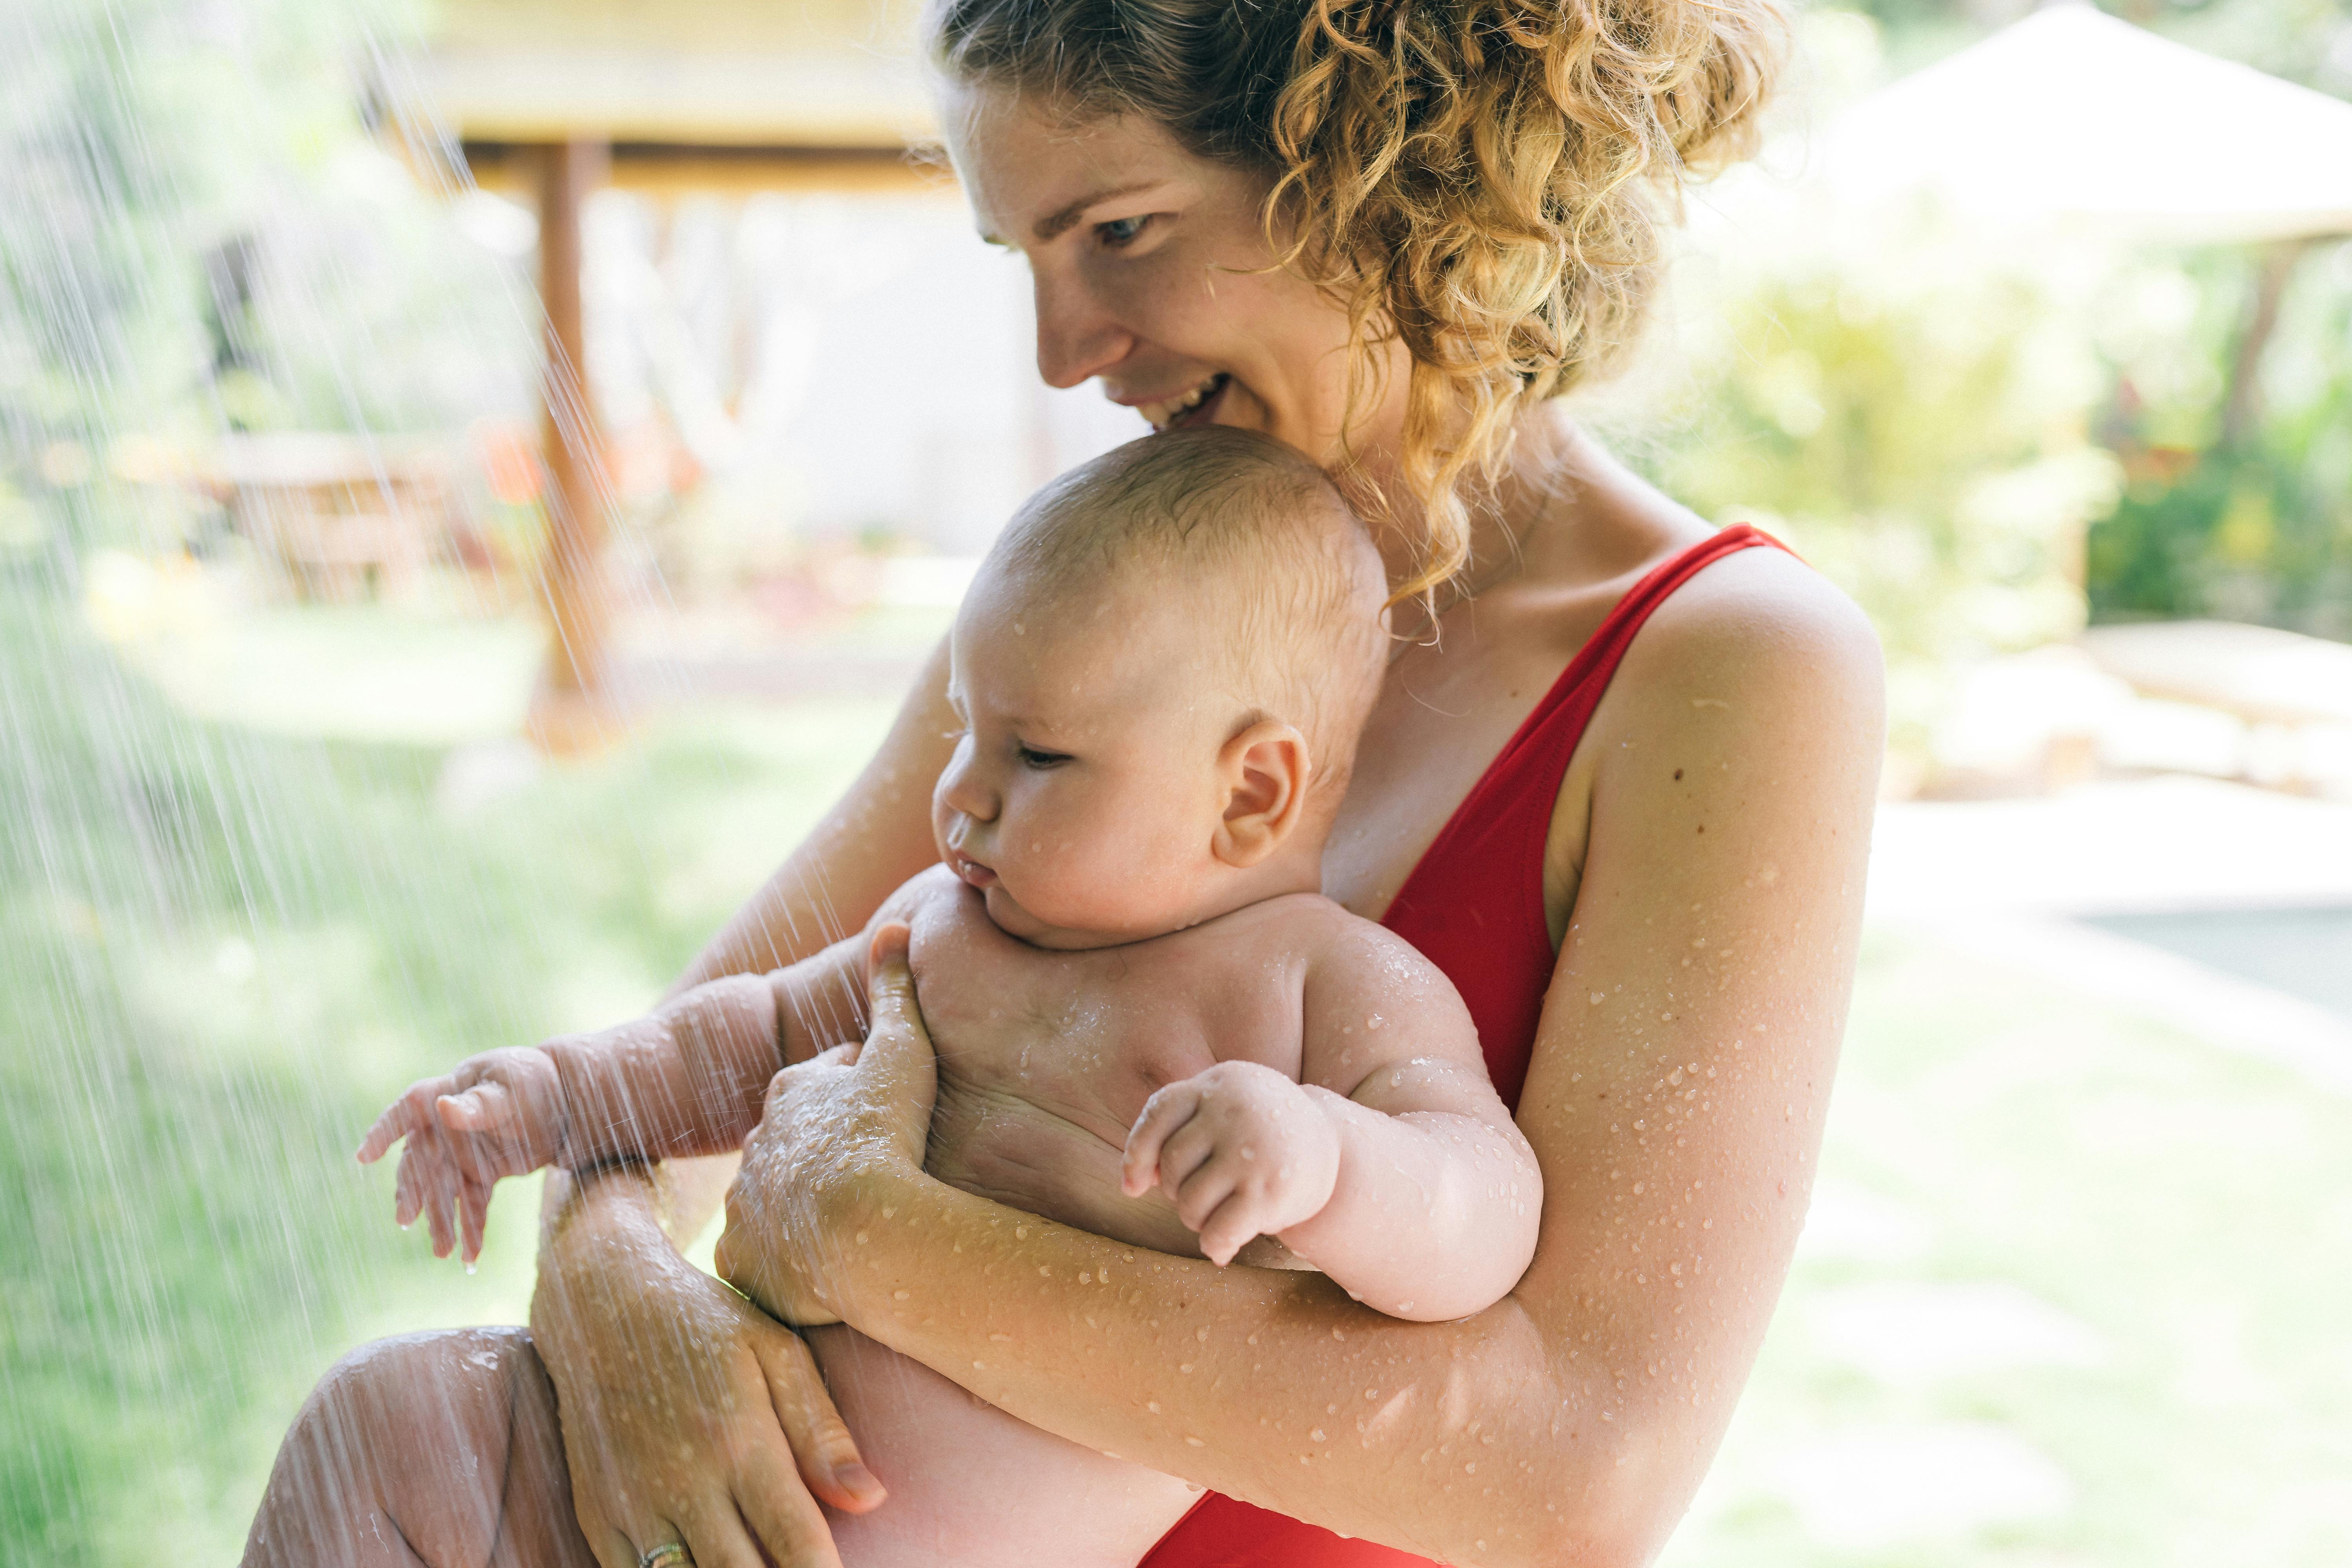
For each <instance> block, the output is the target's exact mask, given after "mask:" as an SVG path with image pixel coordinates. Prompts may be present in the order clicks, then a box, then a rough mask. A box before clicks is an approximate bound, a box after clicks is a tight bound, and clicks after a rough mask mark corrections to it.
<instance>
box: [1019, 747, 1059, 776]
mask: <svg viewBox="0 0 2352 1568" xmlns="http://www.w3.org/2000/svg"><path fill="white" fill-rule="evenodd" d="M1018 754H1019V756H1020V758H1021V765H1022V766H1023V767H1024V768H1028V769H1030V770H1032V771H1033V772H1035V773H1044V772H1045V770H1046V769H1048V768H1058V767H1060V766H1061V765H1062V764H1063V763H1066V762H1068V761H1069V760H1070V758H1069V753H1067V752H1041V751H1039V750H1038V749H1037V748H1036V747H1034V746H1023V747H1022V748H1020V751H1019V752H1018Z"/></svg>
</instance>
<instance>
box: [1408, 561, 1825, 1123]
mask: <svg viewBox="0 0 2352 1568" xmlns="http://www.w3.org/2000/svg"><path fill="white" fill-rule="evenodd" d="M1759 545H1771V546H1780V542H1779V541H1778V540H1776V539H1774V538H1772V536H1771V535H1769V534H1768V533H1765V532H1763V531H1760V530H1758V529H1755V528H1752V527H1749V526H1748V525H1747V524H1745V523H1742V524H1740V525H1739V526H1738V527H1735V528H1727V529H1725V530H1723V531H1721V532H1719V533H1716V534H1713V535H1710V536H1709V537H1708V538H1706V539H1705V540H1702V541H1700V542H1698V543H1697V544H1695V545H1693V546H1692V547H1691V548H1690V549H1688V550H1685V551H1684V552H1682V553H1681V554H1679V555H1676V556H1675V558H1674V559H1672V560H1671V561H1668V562H1666V563H1664V564H1663V565H1661V566H1659V567H1657V568H1656V569H1655V570H1654V571H1652V572H1651V573H1650V574H1648V575H1646V576H1644V577H1643V579H1642V580H1641V581H1640V582H1639V583H1637V584H1634V585H1633V590H1632V591H1631V592H1629V593H1628V594H1627V595H1625V596H1624V597H1623V598H1622V599H1620V600H1618V601H1617V604H1616V605H1615V606H1614V607H1613V608H1612V609H1611V610H1610V612H1609V616H1608V618H1607V619H1605V620H1603V621H1602V622H1601V627H1600V629H1599V630H1598V631H1595V632H1594V633H1593V634H1592V636H1591V638H1589V639H1588V640H1587V641H1586V642H1585V645H1584V646H1583V647H1580V648H1579V649H1578V650H1577V653H1576V657H1575V658H1572V659H1570V660H1569V664H1568V668H1566V669H1564V670H1562V671H1561V672H1560V676H1559V679H1558V680H1556V681H1554V682H1553V683H1552V688H1551V689H1550V690H1549V691H1548V692H1546V693H1545V694H1544V697H1543V700H1541V701H1539V702H1538V703H1537V704H1536V706H1535V710H1534V711H1533V712H1531V713H1529V714H1528V716H1527V719H1526V721H1524V722H1522V723H1521V724H1520V725H1519V727H1518V730H1517V732H1516V733H1514V734H1513V735H1512V736H1511V738H1510V740H1508V741H1507V742H1505V743H1504V745H1503V749H1502V751H1501V752H1497V753H1496V757H1495V760H1494V762H1493V763H1489V764H1488V765H1487V768H1486V773H1485V774H1484V775H1483V776H1482V777H1481V778H1480V779H1479V780H1478V782H1477V783H1476V784H1474V785H1472V786H1471V789H1470V793H1469V795H1466V796H1465V798H1464V799H1463V802H1462V804H1461V805H1459V806H1457V807H1455V808H1454V815H1453V816H1452V817H1451V818H1449V819H1448V820H1447V822H1446V824H1445V826H1444V827H1443V828H1441V829H1440V830H1439V832H1438V835H1437V837H1436V838H1435V839H1434V840H1433V841H1432V843H1431V844H1430V846H1429V848H1428V850H1427V851H1426V852H1425V853H1423V856H1422V858H1421V861H1420V863H1419V864H1418V865H1416V866H1415V867H1414V868H1413V869H1412V875H1411V876H1410V877H1408V878H1406V879H1405V884H1404V886H1403V887H1402V888H1401V889H1398V891H1397V896H1396V900H1395V901H1394V902H1392V903H1391V904H1390V906H1389V910H1388V913H1387V914H1386V915H1385V916H1384V917H1382V920H1381V924H1383V925H1385V926H1387V927H1388V928H1389V929H1390V930H1391V931H1395V932H1396V933H1397V934H1398V935H1399V936H1402V937H1403V938H1404V939H1405V940H1406V941H1408V942H1412V944H1413V946H1414V947H1416V948H1418V949H1420V950H1421V952H1423V955H1424V956H1426V957H1427V958H1428V959H1429V960H1430V962H1432V963H1435V964H1436V965H1437V966H1438V968H1440V969H1442V970H1444V972H1445V974H1446V977H1447V978H1448V979H1450V980H1452V981H1453V982H1454V988H1455V989H1456V990H1458V991H1460V992H1461V993H1462V999H1463V1000H1464V1001H1465V1003H1467V1004H1468V1005H1469V1007H1470V1016H1471V1017H1472V1018H1473V1019H1475V1021H1476V1023H1477V1025H1478V1038H1479V1042H1480V1044H1481V1045H1483V1046H1484V1047H1485V1048H1486V1067H1487V1070H1488V1072H1489V1073H1490V1074H1491V1075H1492V1076H1493V1078H1494V1080H1495V1088H1496V1090H1497V1091H1498V1092H1499V1093H1500V1094H1501V1095H1502V1097H1503V1100H1504V1103H1505V1104H1507V1105H1509V1106H1511V1107H1512V1108H1514V1109H1517V1105H1518V1100H1519V1089H1520V1086H1521V1085H1522V1084H1523V1083H1524V1082H1525V1081H1526V1079H1527V1074H1528V1058H1529V1056H1530V1055H1531V1054H1532V1053H1533V1051H1534V1048H1535V1035H1536V1023H1537V1020H1538V1016H1540V1015H1541V1013H1542V1011H1543V997H1544V991H1545V988H1546V987H1547V986H1548V985H1549V983H1550V980H1551V971H1552V965H1553V963H1554V961H1555V959H1556V958H1557V956H1558V955H1557V954H1555V953H1554V952H1553V951H1552V945H1551V933H1550V931H1549V930H1548V929H1547V927H1546V925H1545V921H1544V908H1543V868H1544V841H1545V839H1546V837H1548V836H1549V833H1550V831H1551V818H1552V812H1553V809H1554V807H1555V806H1556V805H1557V804H1558V802H1559V785H1560V780H1561V779H1562V778H1563V777H1565V776H1566V775H1567V773H1568V764H1569V760H1570V757H1572V756H1573V755H1574V754H1575V752H1576V747H1577V743H1578V742H1580V741H1581V740H1583V739H1584V731H1585V726H1586V725H1587V724H1589V723H1591V720H1592V714H1593V710H1595V709H1597V708H1599V707H1600V705H1601V697H1602V696H1603V695H1605V694H1606V693H1607V691H1608V689H1609V682H1610V679H1611V677H1612V676H1614V675H1615V674H1616V673H1617V667H1618V665H1620V664H1621V663H1622V662H1623V661H1624V658H1625V653H1626V650H1627V649H1628V648H1630V647H1633V638H1634V637H1635V636H1636V635H1638V634H1639V633H1640V631H1641V629H1642V627H1643V625H1645V624H1646V623H1647V622H1648V620H1649V618H1650V616H1651V615H1652V613H1653V612H1654V611H1655V610H1656V609H1657V607H1658V606H1659V605H1662V604H1664V603H1665V602H1666V600H1667V599H1668V598H1669V597H1671V596H1672V595H1673V594H1674V592H1675V590H1676V589H1677V588H1680V587H1681V586H1682V585H1683V584H1685V583H1687V582H1689V581H1690V580H1691V578H1693V577H1694V576H1696V575H1697V574H1699V573H1700V572H1702V571H1705V570H1706V568H1707V567H1708V566H1711V565H1713V564H1714V563H1716V562H1717V561H1720V560H1722V559H1723V558H1724V557H1725V556H1727V555H1730V554H1734V553H1736V552H1739V551H1742V550H1750V549H1754V548H1756V547H1757V546H1759Z"/></svg>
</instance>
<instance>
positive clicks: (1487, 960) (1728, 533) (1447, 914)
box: [1140, 524, 1779, 1568]
mask: <svg viewBox="0 0 2352 1568" xmlns="http://www.w3.org/2000/svg"><path fill="white" fill-rule="evenodd" d="M1778 543H1779V541H1777V540H1775V539H1773V538H1772V537H1771V536H1770V535H1769V534H1765V533H1760V532H1759V531H1757V530H1755V529H1753V528H1749V527H1748V526H1746V525H1745V524H1742V525H1741V526H1739V527H1737V528H1727V529H1725V530H1724V531H1722V532H1720V533H1718V534H1717V535H1715V536H1714V537H1713V538H1711V539H1708V540H1706V541H1704V542H1701V543H1698V544H1696V545H1694V546H1692V547H1691V548H1690V549H1688V550H1685V551H1684V552H1682V553H1681V554H1680V555H1677V556H1675V558H1674V559H1673V560H1671V561H1669V562H1667V563H1665V564H1664V565H1663V566H1661V567H1659V568H1658V569H1657V570H1656V571H1654V572H1653V573H1651V574H1649V575H1648V576H1646V577H1644V578H1643V579H1642V581H1641V582H1640V583H1639V584H1635V586H1634V588H1633V592H1632V593H1629V594H1627V595H1625V596H1624V597H1623V598H1622V599H1621V600H1619V601H1618V602H1617V605H1616V607H1615V608H1614V609H1612V610H1611V611H1610V612H1609V618H1608V619H1607V620H1605V621H1603V622H1601V629H1600V630H1599V631H1597V632H1595V633H1593V634H1592V640H1591V641H1590V642H1588V643H1586V644H1585V645H1584V646H1583V647H1581V648H1580V649H1578V650H1577V654H1576V657H1575V658H1572V659H1570V661H1569V665H1568V668H1567V669H1566V670H1565V671H1563V672H1562V673H1561V675H1560V678H1559V680H1558V681H1556V682H1555V683H1554V684H1553V686H1552V689H1551V690H1550V691H1549V692H1548V693H1546V694H1545V696H1544V700H1542V701H1541V702H1538V703H1537V704H1536V710H1535V711H1534V712H1532V713H1530V714H1528V719H1527V722H1526V723H1524V724H1521V725H1520V726H1519V730H1518V733H1517V734H1515V735H1513V736H1512V737H1511V738H1510V740H1509V742H1507V743H1506V744H1505V745H1504V747H1503V749H1502V752H1500V753H1499V754H1498V755H1496V758H1495V760H1494V762H1493V763H1491V764H1490V765H1489V766H1488V767H1487V769H1486V775H1485V776H1484V777H1482V778H1481V779H1479V781H1478V782H1477V784H1475V785H1474V786H1472V788H1471V791H1470V794H1469V795H1468V796H1467V797H1465V799H1464V801H1463V802H1462V804H1461V805H1459V806H1457V807H1456V808H1455V809H1454V816H1453V818H1452V819H1451V820H1450V821H1448V822H1447V823H1446V825H1445V826H1444V829H1443V830H1441V831H1440V832H1439V834H1438V836H1437V838H1436V841H1435V842H1433V843H1432V844H1431V845H1430V847H1429V850H1428V853H1426V854H1424V855H1423V857H1422V858H1421V864H1419V865H1418V866H1415V867H1414V868H1413V870H1412V876H1411V877H1409V878H1407V879H1405V884H1404V887H1403V889H1402V890H1400V891H1399V892H1398V894H1397V896H1396V899H1395V900H1394V901H1393V902H1392V903H1391V904H1390V905H1389V911H1388V914H1387V915H1386V916H1385V917H1383V918H1382V920H1381V924H1382V925H1385V926H1387V927H1388V928H1389V929H1390V930H1391V931H1394V932H1396V933H1397V934H1398V935H1399V936H1401V937H1403V938H1404V939H1405V940H1406V941H1408V942H1412V945H1413V946H1415V947H1417V948H1419V949H1420V950H1421V951H1422V952H1423V953H1424V954H1426V955H1427V956H1428V958H1429V959H1430V961H1431V962H1432V963H1435V964H1436V965H1437V967H1438V968H1440V969H1442V970H1444V972H1445V973H1446V976H1447V978H1449V979H1451V980H1452V981H1453V982H1454V988H1455V989H1457V990H1458V991H1460V992H1461V993H1462V999H1463V1000H1464V1001H1465V1002H1466V1003H1468V1004H1469V1005H1470V1016H1471V1017H1472V1018H1473V1019H1475V1021H1476V1022H1477V1025H1478V1038H1479V1040H1480V1041H1481V1042H1482V1043H1483V1044H1484V1046H1485V1047H1486V1070H1487V1072H1488V1073H1489V1074H1490V1075H1492V1077H1493V1078H1494V1080H1495V1088H1496V1090H1498V1091H1499V1092H1500V1093H1501V1095H1502V1097H1503V1102H1504V1103H1505V1104H1506V1105H1508V1106H1510V1107H1512V1108H1513V1109H1514V1110H1516V1109H1517V1106H1518V1103H1519V1087H1520V1086H1521V1085H1522V1084H1524V1083H1525V1082H1526V1081H1527V1077H1528V1060H1529V1058H1531V1057H1532V1056H1533V1055H1534V1053H1535V1043H1536V1022H1537V1019H1538V1017H1539V1016H1541V1014H1542V1012H1543V999H1544V990H1545V988H1546V987H1547V986H1548V985H1549V984H1550V983H1551V972H1552V965H1553V963H1555V962H1556V959H1557V954H1555V953H1554V952H1553V951H1552V945H1551V934H1550V931H1549V929H1548V928H1547V927H1546V925H1545V923H1544V907H1543V846H1544V837H1545V835H1546V834H1547V833H1548V832H1549V829H1550V826H1551V815H1552V807H1553V805H1555V803H1556V802H1557V801H1558V799H1559V782H1560V780H1561V778H1562V777H1564V776H1565V775H1566V774H1567V773H1568V761H1569V758H1570V755H1572V754H1573V753H1574V752H1575V751H1576V743H1577V742H1579V741H1580V740H1582V739H1583V738H1584V727H1585V725H1586V724H1588V723H1590V722H1591V720H1592V710H1594V709H1595V708H1598V707H1599V706H1600V705H1601V694H1602V693H1603V692H1605V691H1607V690H1608V689H1609V679H1610V677H1612V675H1614V674H1616V673H1617V666H1618V664H1619V662H1620V661H1621V660H1622V659H1623V658H1624V657H1625V650H1626V648H1628V647H1631V646H1632V645H1633V634H1634V633H1636V632H1638V631H1640V630H1641V629H1642V626H1643V623H1644V622H1645V621H1647V620H1648V619H1649V618H1650V612H1651V611H1653V610H1654V609H1656V608H1657V607H1658V606H1659V605H1662V604H1664V602H1665V600H1666V597H1667V595H1670V594H1672V593H1673V592H1674V591H1675V589H1677V588H1679V587H1681V586H1682V585H1683V584H1685V583H1686V582H1688V581H1689V580H1690V579H1691V577H1692V576H1693V575H1695V574H1696V573H1697V572H1698V571H1699V570H1700V569H1701V568H1703V567H1706V566H1708V565H1711V564H1713V563H1715V562H1717V561H1719V560H1721V559H1722V558H1723V557H1724V556H1726V555H1729V554H1732V553H1734V552H1738V551H1741V550H1747V549H1750V548H1752V547H1754V546H1757V545H1759V544H1778ZM1416 1564H1419V1565H1422V1568H1426V1564H1425V1562H1424V1560H1423V1559H1422V1558H1419V1557H1414V1556H1411V1555H1409V1554H1407V1553H1405V1552H1399V1551H1396V1550H1394V1549H1393V1548H1391V1547H1386V1546H1375V1545H1373V1544H1372V1543H1371V1542H1367V1541H1349V1540H1343V1539H1341V1538H1340V1537H1339V1536H1337V1535H1334V1534H1332V1533H1331V1532H1330V1531H1327V1530H1319V1529H1318V1528H1316V1527H1315V1526H1314V1525H1311V1524H1301V1523H1299V1522H1298V1521H1297V1520H1294V1519H1286V1518H1284V1517H1283V1516H1282V1515H1280V1514H1278V1513H1268V1512H1267V1511H1266V1510H1264V1509H1259V1508H1252V1507H1251V1506H1250V1505H1249V1504H1247V1503H1245V1502H1237V1501H1235V1500H1233V1499H1232V1498H1228V1497H1220V1496H1218V1495H1217V1494H1216V1493H1214V1492H1211V1493H1209V1494H1208V1495H1206V1496H1204V1497H1203V1498H1202V1500H1200V1502H1199V1503H1198V1504H1197V1505H1195V1506H1194V1508H1193V1509H1192V1511H1191V1512H1190V1513H1187V1514H1186V1515H1185V1516H1184V1517H1183V1518H1182V1519H1181V1520H1180V1521H1177V1524H1176V1527H1175V1528H1174V1529H1173V1530H1171V1531H1169V1532H1168V1533H1167V1534H1166V1535H1165V1536H1163V1537H1162V1538H1161V1539H1160V1544H1159V1545H1157V1546H1155V1547H1153V1548H1152V1549H1151V1551H1150V1553H1149V1554H1148V1555H1146V1556H1145V1558H1144V1560H1143V1562H1142V1563H1141V1564H1140V1568H1412V1565H1416Z"/></svg>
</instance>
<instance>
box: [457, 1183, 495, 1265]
mask: <svg viewBox="0 0 2352 1568" xmlns="http://www.w3.org/2000/svg"><path fill="white" fill-rule="evenodd" d="M489 1217H490V1189H489V1188H488V1187H486V1186H484V1185H483V1184H480V1183H478V1182H475V1181H471V1180H467V1181H464V1182H461V1183H460V1184H459V1185H458V1189H457V1231H458V1235H459V1236H460V1237H462V1238H463V1239H464V1241H465V1247H464V1248H463V1256H464V1258H465V1260H466V1263H467V1266H468V1267H471V1266H472V1264H473V1262H474V1259H476V1258H479V1257H481V1255H482V1232H483V1229H484V1227H485V1226H487V1225H488V1221H489Z"/></svg>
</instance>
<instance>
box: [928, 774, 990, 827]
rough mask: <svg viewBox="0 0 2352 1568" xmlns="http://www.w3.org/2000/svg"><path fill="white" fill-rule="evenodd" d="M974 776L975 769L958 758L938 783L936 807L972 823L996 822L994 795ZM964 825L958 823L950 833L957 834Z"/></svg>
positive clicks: (976, 775)
mask: <svg viewBox="0 0 2352 1568" xmlns="http://www.w3.org/2000/svg"><path fill="white" fill-rule="evenodd" d="M978 775H979V770H978V769H977V768H974V767H972V766H971V765H970V764H969V763H964V762H963V761H962V760H961V758H959V759H958V760H957V761H956V762H955V763H952V764H950V767H949V769H948V771H947V773H945V774H944V775H943V776H942V777H941V778H940V805H944V806H946V807H947V808H948V810H949V811H950V813H952V814H953V815H955V816H959V817H964V818H969V819H970V820H971V821H972V822H993V821H994V820H996V793H995V792H994V791H993V790H991V789H989V788H988V787H987V785H986V784H984V783H983V782H982V780H981V779H980V777H979V776H978ZM965 826H966V825H965V824H962V823H958V824H956V825H955V826H952V827H950V832H952V833H961V832H962V831H963V830H964V827H965Z"/></svg>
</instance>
